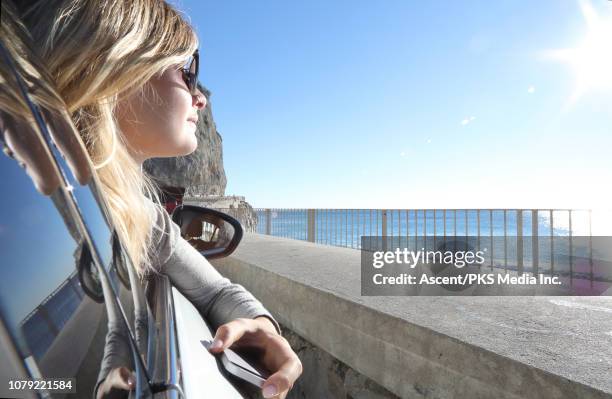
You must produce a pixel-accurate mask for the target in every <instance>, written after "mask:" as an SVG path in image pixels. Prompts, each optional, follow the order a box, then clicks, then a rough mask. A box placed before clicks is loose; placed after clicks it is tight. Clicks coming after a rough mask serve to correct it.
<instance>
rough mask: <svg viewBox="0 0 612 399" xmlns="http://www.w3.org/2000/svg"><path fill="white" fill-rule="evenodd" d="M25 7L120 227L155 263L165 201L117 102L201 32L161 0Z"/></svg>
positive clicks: (56, 1) (40, 53)
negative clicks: (121, 120) (134, 150)
mask: <svg viewBox="0 0 612 399" xmlns="http://www.w3.org/2000/svg"><path fill="white" fill-rule="evenodd" d="M3 3H4V1H3ZM19 7H20V10H19V11H20V12H21V20H22V21H23V23H24V24H25V26H26V27H27V28H28V30H29V34H30V35H31V39H32V43H34V45H35V46H36V48H35V49H34V50H35V52H36V53H37V54H36V55H37V57H38V58H39V59H40V60H44V66H45V68H44V75H46V76H47V77H48V79H50V81H51V85H52V87H53V89H54V91H55V92H56V93H57V95H58V97H59V98H60V99H61V101H62V102H63V103H64V104H65V106H66V109H67V110H68V113H69V114H70V115H71V118H72V121H73V122H74V125H75V126H76V129H77V131H78V132H79V134H80V136H81V138H82V140H83V142H84V144H85V147H86V148H87V151H88V153H89V155H90V157H91V159H92V162H93V165H94V168H95V169H96V170H97V174H98V177H99V180H100V182H101V186H102V191H103V194H104V196H105V198H106V201H107V203H108V206H109V210H110V213H111V217H112V219H113V222H114V225H115V227H116V228H117V230H118V234H119V235H120V237H121V238H122V240H123V242H124V244H125V247H126V250H127V251H128V252H129V254H130V256H131V258H132V261H133V263H134V265H135V266H136V269H137V271H138V272H139V274H140V275H141V276H143V275H144V274H145V273H146V272H147V271H148V270H151V271H153V270H154V269H153V268H150V265H151V261H152V259H153V254H152V251H153V248H154V247H155V243H152V242H151V241H152V236H153V235H152V229H153V228H155V227H157V226H156V225H155V224H156V220H157V219H156V211H157V212H159V211H163V209H160V208H161V206H160V204H159V197H158V191H157V188H156V186H155V184H154V183H153V181H152V180H151V179H150V178H149V177H147V175H146V174H145V173H144V172H143V170H142V168H141V166H140V165H139V164H138V163H137V162H136V161H135V160H134V159H133V158H132V156H131V155H130V152H129V151H128V147H127V143H126V140H125V138H124V136H123V134H122V132H121V130H120V129H119V125H118V123H117V120H116V116H115V107H116V105H117V101H118V99H119V97H120V96H127V95H130V94H133V93H135V92H137V91H139V90H142V89H143V88H144V87H145V84H146V83H147V82H148V81H149V79H151V78H152V77H154V76H156V75H159V74H161V73H162V72H163V71H165V70H166V69H167V68H169V67H172V66H175V65H177V64H180V63H181V62H184V60H185V59H186V58H187V57H189V56H190V55H191V54H193V52H194V51H195V50H196V49H197V46H198V42H197V37H196V36H195V33H194V31H193V29H192V28H191V26H189V24H188V23H187V22H186V21H185V20H184V19H183V18H182V17H181V15H180V14H179V13H178V11H176V10H175V9H174V8H172V7H171V6H170V5H168V4H167V3H166V2H165V1H162V0H111V1H104V0H102V1H101V0H50V1H49V0H39V1H22V2H21V3H20V4H19ZM147 197H148V198H147ZM151 203H153V208H152V206H151ZM154 208H157V209H154Z"/></svg>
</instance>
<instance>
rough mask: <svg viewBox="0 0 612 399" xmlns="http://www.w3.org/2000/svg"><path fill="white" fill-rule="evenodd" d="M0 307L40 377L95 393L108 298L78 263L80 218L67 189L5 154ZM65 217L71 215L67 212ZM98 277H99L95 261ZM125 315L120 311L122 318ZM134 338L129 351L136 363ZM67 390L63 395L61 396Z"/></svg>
mask: <svg viewBox="0 0 612 399" xmlns="http://www.w3.org/2000/svg"><path fill="white" fill-rule="evenodd" d="M0 179H1V180H0V181H2V182H3V184H4V185H5V186H6V187H9V188H10V189H9V190H3V195H2V196H1V197H0V253H2V263H1V265H2V266H1V270H2V278H1V279H0V313H1V315H2V319H3V321H4V324H5V326H6V327H7V329H8V331H9V333H10V335H11V336H12V338H13V341H14V343H15V345H16V346H17V350H18V352H19V354H20V356H21V357H22V359H24V362H25V364H26V367H27V369H28V371H29V372H30V374H31V375H32V376H33V377H47V378H48V377H56V378H75V380H74V382H75V384H76V388H75V389H76V391H77V394H78V395H79V396H81V397H88V396H91V394H92V393H93V389H94V387H95V384H96V382H97V380H98V377H99V372H100V369H101V365H102V363H103V358H104V353H105V350H108V348H105V342H106V337H107V334H108V325H109V320H108V315H107V312H106V307H105V304H104V303H103V302H102V303H100V302H97V301H96V300H94V299H92V298H91V297H90V296H88V295H87V293H86V291H85V290H84V286H83V281H82V280H81V279H80V278H79V273H77V265H79V262H80V261H81V260H82V259H84V258H83V253H84V251H89V252H91V251H92V250H91V249H90V248H89V247H88V246H87V245H84V244H83V241H82V240H81V239H80V238H81V235H80V233H79V231H78V226H77V225H78V223H77V222H75V221H74V220H71V219H70V217H69V215H68V212H67V210H66V209H65V208H64V209H59V208H63V207H64V206H65V203H66V202H65V199H66V198H65V197H63V198H62V196H63V194H62V192H61V191H60V190H58V191H56V192H55V193H53V194H52V195H51V197H44V196H42V195H40V194H39V193H38V192H37V191H36V190H35V189H34V187H33V185H32V184H31V181H30V180H29V178H27V176H26V175H25V173H24V171H23V170H22V169H21V168H19V166H18V165H17V163H16V162H14V161H13V160H12V159H10V158H8V157H7V156H5V155H4V154H0ZM64 218H66V219H64ZM91 270H92V272H91V273H90V276H91V280H92V281H96V280H98V281H99V280H100V277H101V276H100V275H99V274H97V273H95V270H96V267H95V265H94V266H93V267H92V268H91ZM122 322H123V320H122V319H121V318H116V319H115V320H114V323H115V324H118V325H121V323H122ZM134 353H135V352H134V351H132V350H130V343H129V340H128V341H127V342H125V350H123V351H122V354H123V358H124V359H127V360H126V361H127V362H128V363H129V364H126V366H128V367H131V368H132V369H134V368H135V366H134V363H135V362H134V360H135V359H134V358H133V357H132V354H134ZM59 396H61V395H59Z"/></svg>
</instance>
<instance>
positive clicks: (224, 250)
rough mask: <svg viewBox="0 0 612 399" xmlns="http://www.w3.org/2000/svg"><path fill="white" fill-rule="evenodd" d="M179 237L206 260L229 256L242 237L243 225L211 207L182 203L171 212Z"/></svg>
mask: <svg viewBox="0 0 612 399" xmlns="http://www.w3.org/2000/svg"><path fill="white" fill-rule="evenodd" d="M172 221H173V222H174V223H176V224H178V225H179V226H180V228H181V236H182V237H183V238H184V239H185V240H187V242H189V243H190V244H191V245H192V246H193V247H194V248H195V249H197V250H198V251H199V252H200V253H201V254H202V255H203V256H205V257H206V258H208V259H214V258H223V257H225V256H228V255H230V254H231V253H232V252H234V250H235V249H236V247H237V246H238V244H239V243H240V240H241V239H242V226H241V225H240V222H239V221H237V220H236V219H234V218H233V217H231V216H229V215H227V214H225V213H223V212H219V211H217V210H214V209H210V208H203V207H199V206H194V205H181V206H179V207H177V208H176V209H175V210H174V212H172Z"/></svg>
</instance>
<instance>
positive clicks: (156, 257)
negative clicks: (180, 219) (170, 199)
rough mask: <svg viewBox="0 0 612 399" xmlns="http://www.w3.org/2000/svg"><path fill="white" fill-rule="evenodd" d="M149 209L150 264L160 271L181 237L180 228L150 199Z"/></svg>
mask: <svg viewBox="0 0 612 399" xmlns="http://www.w3.org/2000/svg"><path fill="white" fill-rule="evenodd" d="M150 210H151V212H152V218H151V219H152V221H153V224H152V229H151V239H150V244H149V251H150V259H151V266H152V268H153V269H154V270H157V271H158V272H161V269H162V267H163V265H164V264H165V263H166V262H167V261H168V259H170V257H171V256H172V255H173V253H174V251H175V249H176V245H177V241H178V240H180V238H181V230H180V227H179V226H178V225H177V224H176V223H174V222H173V221H172V218H171V217H170V215H169V214H168V212H166V210H165V209H164V208H163V207H162V206H161V205H159V204H155V203H153V202H152V201H151V202H150Z"/></svg>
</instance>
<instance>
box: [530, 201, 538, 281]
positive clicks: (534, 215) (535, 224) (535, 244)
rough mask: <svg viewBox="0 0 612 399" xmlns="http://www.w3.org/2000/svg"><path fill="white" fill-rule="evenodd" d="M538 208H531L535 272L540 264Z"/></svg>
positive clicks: (532, 256) (532, 254) (532, 255)
mask: <svg viewBox="0 0 612 399" xmlns="http://www.w3.org/2000/svg"><path fill="white" fill-rule="evenodd" d="M538 234H539V232H538V210H537V209H532V210H531V260H532V264H533V274H534V275H535V274H537V273H538V269H539V265H540V253H539V251H540V248H539V243H538Z"/></svg>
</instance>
